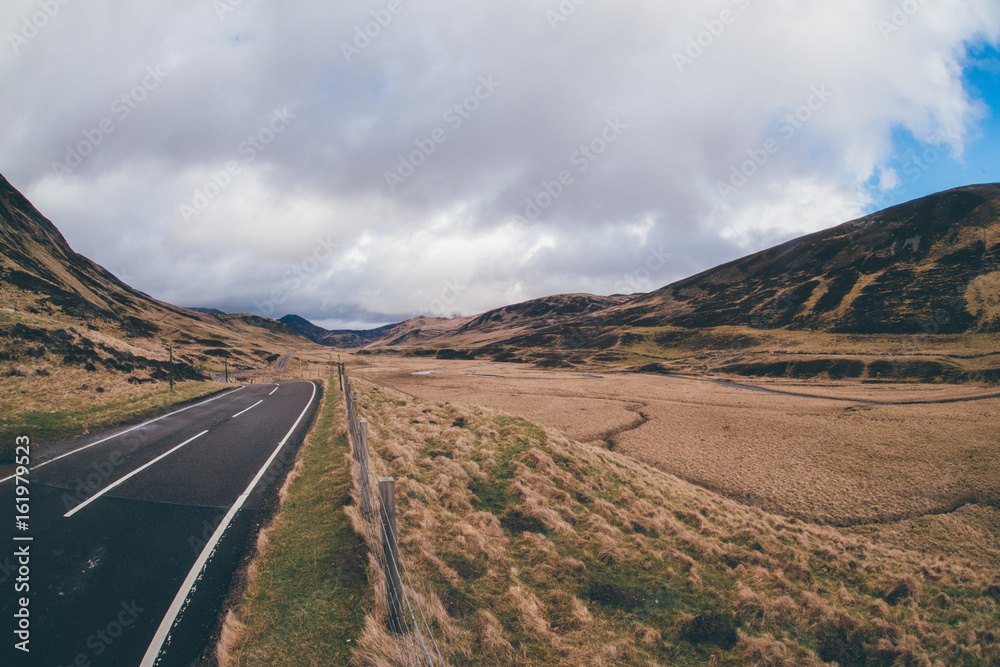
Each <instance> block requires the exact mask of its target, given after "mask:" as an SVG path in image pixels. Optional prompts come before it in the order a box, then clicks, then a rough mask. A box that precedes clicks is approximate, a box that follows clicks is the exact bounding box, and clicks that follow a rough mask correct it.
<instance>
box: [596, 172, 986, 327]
mask: <svg viewBox="0 0 1000 667" xmlns="http://www.w3.org/2000/svg"><path fill="white" fill-rule="evenodd" d="M998 260H1000V184H992V185H977V186H970V187H965V188H958V189H956V190H949V191H947V192H942V193H939V194H936V195H931V196H929V197H925V198H923V199H918V200H916V201H912V202H909V203H906V204H901V205H899V206H895V207H893V208H890V209H886V210H884V211H880V212H878V213H875V214H873V215H870V216H867V217H864V218H861V219H859V220H854V221H852V222H848V223H845V224H843V225H840V226H838V227H834V228H832V229H827V230H824V231H821V232H817V233H815V234H810V235H808V236H804V237H802V238H798V239H794V240H792V241H788V242H787V243H784V244H782V245H779V246H776V247H774V248H770V249H768V250H765V251H763V252H759V253H755V254H753V255H750V256H748V257H744V258H742V259H739V260H736V261H734V262H730V263H728V264H724V265H722V266H720V267H717V268H714V269H711V270H709V271H705V272H704V273H701V274H699V275H696V276H692V277H691V278H687V279H685V280H681V281H679V282H676V283H673V284H672V285H668V286H667V287H664V288H662V289H660V290H657V291H655V292H652V293H650V294H647V295H645V296H642V297H639V298H637V299H635V300H633V301H631V302H630V303H628V304H627V305H625V306H622V307H619V308H617V309H612V310H611V311H609V312H608V313H606V316H607V320H608V323H609V324H620V325H630V326H637V327H650V326H654V327H655V326H666V325H669V326H680V327H687V328H703V327H716V326H748V327H751V328H755V329H773V328H787V329H793V330H815V331H829V332H834V333H850V334H912V333H914V332H917V331H920V330H921V328H926V329H928V330H930V331H932V332H933V333H964V332H970V331H971V332H997V331H1000V311H998V308H997V307H996V306H997V304H996V300H995V297H996V294H997V291H996V287H997V281H996V277H997V269H998V268H1000V267H998V264H997V262H998Z"/></svg>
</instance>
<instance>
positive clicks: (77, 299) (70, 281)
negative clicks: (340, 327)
mask: <svg viewBox="0 0 1000 667" xmlns="http://www.w3.org/2000/svg"><path fill="white" fill-rule="evenodd" d="M168 347H172V348H173V362H172V363H171V361H170V355H171V353H170V351H169V350H168ZM310 347H317V346H315V345H313V344H312V343H310V342H309V341H307V340H305V339H304V338H302V337H301V336H299V335H298V334H297V333H296V332H295V331H294V330H292V329H290V328H289V327H287V326H286V325H284V324H282V323H279V322H275V321H274V320H268V319H265V318H260V317H255V316H252V315H212V314H205V313H197V312H194V311H191V310H187V309H184V308H178V307H176V306H172V305H170V304H168V303H164V302H162V301H158V300H156V299H153V298H151V297H150V296H148V295H146V294H143V293H142V292H140V291H138V290H135V289H133V288H132V287H129V286H128V285H126V284H125V283H123V282H122V281H120V280H118V279H117V278H116V277H115V276H113V275H112V274H111V273H109V272H108V271H107V270H105V269H104V268H103V267H101V266H100V265H98V264H96V263H95V262H93V261H91V260H89V259H87V258H86V257H84V256H82V255H80V254H78V253H76V252H74V251H73V250H72V248H70V246H69V245H68V244H67V242H66V240H65V239H64V238H63V236H62V234H60V233H59V230H58V229H56V227H55V226H54V225H53V224H52V223H51V222H50V221H49V220H47V219H46V218H45V217H44V216H43V215H42V214H41V213H39V212H38V210H37V209H35V207H34V206H32V205H31V203H30V202H28V200H27V199H25V198H24V197H23V196H22V195H21V194H20V193H19V192H18V191H17V190H16V189H14V187H13V186H11V184H10V183H9V182H8V181H7V180H6V179H4V178H3V177H2V176H0V376H2V377H3V378H4V380H3V390H2V391H0V405H3V407H4V410H3V412H4V416H2V417H0V426H3V425H4V424H5V423H6V419H7V416H9V415H17V414H27V413H36V412H37V413H44V414H49V413H58V412H59V411H64V410H71V409H73V410H75V409H79V410H86V409H91V408H93V407H95V406H99V405H104V404H107V403H109V402H115V401H128V400H131V399H132V398H134V397H135V395H137V392H139V388H140V387H142V385H145V384H152V385H154V388H155V386H156V385H158V384H166V383H167V382H169V380H170V378H171V377H172V378H173V379H174V380H175V381H183V380H197V379H203V378H207V377H209V376H211V375H212V374H214V373H215V372H217V371H219V372H221V371H222V369H223V368H224V367H225V363H226V362H228V366H229V368H230V369H238V368H244V369H247V368H267V367H269V366H270V365H271V364H272V363H273V362H274V360H276V359H278V358H279V357H280V356H281V355H282V354H284V353H286V352H287V351H289V350H291V349H297V350H299V351H300V352H302V353H305V352H306V351H307V350H308V349H309V348H310ZM139 393H141V392H139ZM53 408H56V409H53Z"/></svg>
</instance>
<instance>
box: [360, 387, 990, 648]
mask: <svg viewBox="0 0 1000 667" xmlns="http://www.w3.org/2000/svg"><path fill="white" fill-rule="evenodd" d="M356 387H357V388H358V389H359V390H360V392H359V394H360V399H359V402H360V408H361V413H362V417H363V418H365V419H367V420H368V421H369V424H370V427H369V428H370V444H371V448H372V450H373V454H374V455H375V459H374V460H373V472H374V473H375V474H377V475H388V476H393V477H395V478H396V489H397V503H398V512H399V516H400V536H401V538H400V539H401V549H402V552H403V557H404V559H405V560H406V561H407V564H408V567H409V570H410V572H411V575H412V576H413V579H414V583H415V585H416V589H417V592H416V596H415V597H416V598H417V599H419V600H421V602H422V605H423V608H424V610H425V612H426V613H427V614H428V615H429V620H430V623H431V627H432V628H433V630H434V634H435V637H436V638H437V641H438V643H439V644H440V645H441V649H442V652H443V653H444V654H445V657H446V658H447V659H448V660H449V661H450V662H451V663H452V664H455V665H505V666H506V665H550V664H566V665H584V664H586V665H612V664H614V665H650V664H670V665H694V664H726V665H746V664H766V665H792V664H794V665H808V664H816V665H818V664H822V663H824V662H826V663H829V662H833V661H836V662H839V663H840V664H913V665H924V664H926V665H930V664H931V663H932V662H940V663H942V664H968V665H973V664H988V663H994V662H997V661H1000V633H998V632H997V631H996V628H997V627H1000V606H998V603H1000V578H998V577H997V576H996V575H995V573H994V571H993V570H992V569H990V568H987V567H984V566H982V565H980V564H977V563H975V562H973V561H970V560H967V559H966V558H963V557H961V556H959V555H945V554H934V553H920V552H917V551H910V550H906V549H903V548H899V547H895V546H889V545H886V544H884V543H880V542H878V541H875V540H873V539H870V538H867V537H864V536H859V535H852V534H849V533H848V532H846V531H841V530H837V529H835V528H831V527H826V526H817V525H812V524H808V523H804V522H802V521H798V520H795V519H788V518H785V517H782V516H778V515H775V514H769V513H767V512H763V511H760V510H757V509H754V508H750V507H747V506H745V505H741V504H739V503H736V502H733V501H730V500H727V499H725V498H724V497H722V496H719V495H717V494H713V493H711V492H708V491H706V490H704V489H702V488H700V487H697V486H695V485H692V484H688V483H686V482H683V481H681V480H678V479H677V478H675V477H672V476H670V475H667V474H664V473H662V472H660V471H657V470H655V469H653V468H651V467H649V466H646V465H643V464H641V463H638V462H636V461H634V460H632V459H629V458H628V457H625V456H622V455H619V454H616V453H613V452H608V451H605V450H601V449H599V448H597V447H592V446H587V445H581V444H579V443H575V442H572V441H570V440H568V439H567V438H565V437H564V436H562V435H561V434H560V433H558V432H556V431H553V430H544V429H542V428H539V427H537V426H535V425H533V424H531V423H529V422H527V421H524V420H521V419H516V418H512V417H510V416H507V415H504V414H502V413H498V412H493V411H488V410H483V409H479V408H462V407H458V406H454V405H451V404H447V403H444V404H430V403H422V402H419V401H415V400H414V399H413V398H412V397H409V396H406V395H403V394H400V393H397V392H394V391H392V390H389V389H386V388H378V387H374V386H373V385H370V384H367V383H364V382H360V381H358V382H356ZM348 513H350V514H351V515H352V517H353V518H354V519H355V520H357V511H356V509H355V508H354V507H353V506H352V507H349V508H348ZM382 627H384V626H383V623H382V619H379V618H376V617H374V616H372V615H370V616H369V617H368V619H367V622H366V624H365V633H364V634H363V635H362V636H361V640H360V646H359V647H358V649H357V651H356V653H355V655H354V657H355V659H356V660H357V661H358V662H359V663H360V664H379V665H384V664H397V663H396V661H397V660H398V657H397V655H398V654H397V646H396V641H395V640H394V639H393V638H392V637H390V636H389V635H388V634H387V633H385V632H384V631H383V630H382V629H381V628H382Z"/></svg>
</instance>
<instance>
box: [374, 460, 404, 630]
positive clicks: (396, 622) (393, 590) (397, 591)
mask: <svg viewBox="0 0 1000 667" xmlns="http://www.w3.org/2000/svg"><path fill="white" fill-rule="evenodd" d="M378 491H379V495H380V497H381V499H382V553H383V555H384V556H385V566H386V573H385V583H386V588H387V589H388V603H389V629H390V630H392V631H393V632H395V633H397V634H403V618H404V616H403V580H402V579H401V578H400V576H399V570H400V564H399V542H398V540H397V538H398V533H397V532H396V485H395V482H394V481H393V479H392V477H379V478H378Z"/></svg>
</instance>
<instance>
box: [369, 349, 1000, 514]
mask: <svg viewBox="0 0 1000 667" xmlns="http://www.w3.org/2000/svg"><path fill="white" fill-rule="evenodd" d="M428 363H429V365H428ZM420 368H424V369H427V368H436V369H438V372H437V373H435V374H433V375H430V376H414V375H411V373H412V372H414V370H416V369H420ZM358 372H359V373H363V374H364V375H366V376H368V377H370V378H372V379H373V380H375V381H377V382H380V383H385V384H389V385H391V386H393V387H395V388H398V389H400V390H402V391H405V392H407V393H409V394H411V395H413V396H417V397H420V398H422V399H426V400H430V401H437V402H443V401H447V400H459V397H460V400H461V402H462V403H465V404H473V405H481V406H484V407H490V408H495V409H499V410H503V411H505V412H510V413H512V414H516V415H519V416H522V417H525V418H526V419H529V420H532V421H535V422H537V423H540V424H545V425H547V426H552V427H555V428H558V429H560V430H561V431H563V432H565V433H566V434H567V435H568V436H570V437H572V438H574V439H576V440H580V441H584V442H610V443H613V445H614V448H615V450H616V451H619V452H621V453H625V454H628V455H630V456H632V457H634V458H636V459H638V460H641V461H643V462H646V463H649V464H651V465H654V466H656V467H657V468H659V469H661V470H664V471H666V472H669V473H671V474H674V475H677V476H679V477H682V478H684V479H687V480H689V481H692V482H695V483H697V484H699V485H702V486H705V487H708V488H711V489H713V490H716V491H718V492H720V493H723V494H725V495H727V496H729V497H731V498H735V499H738V500H741V501H742V502H746V503H750V504H753V505H757V506H759V507H761V508H764V509H767V510H769V511H774V512H778V513H781V514H784V515H788V516H796V517H799V518H803V519H806V520H810V521H816V522H825V523H830V524H834V525H850V524H858V523H870V522H874V521H889V520H896V519H901V518H910V517H917V516H922V515H926V514H930V513H941V512H946V511H950V510H952V509H955V508H956V507H958V506H961V505H963V504H966V503H977V504H982V505H993V506H1000V472H998V471H1000V447H998V446H997V445H998V442H1000V440H998V438H1000V410H998V409H997V407H998V406H1000V399H996V398H994V399H988V400H983V401H975V402H960V403H943V404H921V405H871V404H869V403H862V402H856V401H852V400H839V401H830V400H824V399H820V398H810V397H805V396H783V395H776V394H767V393H761V392H755V391H749V390H746V389H736V388H732V387H726V386H720V385H718V384H713V383H711V382H706V381H704V380H701V379H682V378H670V377H663V376H652V375H637V374H618V373H609V374H603V375H602V379H587V378H585V377H583V376H582V375H581V374H579V373H565V372H548V371H539V370H534V369H530V368H526V367H523V366H515V365H496V364H481V363H479V364H477V363H472V362H451V363H449V362H441V361H430V362H428V361H427V360H423V361H414V360H405V359H404V360H401V359H392V360H377V361H373V362H371V365H369V366H366V367H363V368H359V369H358ZM491 376H494V377H491ZM756 384H757V385H759V386H762V387H768V388H771V389H776V390H780V391H788V392H792V393H799V394H811V395H815V396H829V397H832V398H838V399H849V398H852V397H853V398H855V399H858V400H865V401H883V402H889V403H903V402H913V401H924V402H928V401H940V400H951V399H955V398H963V397H969V396H982V395H988V394H994V393H996V392H997V390H996V388H989V387H975V386H968V385H962V386H948V385H929V386H928V385H863V384H857V383H855V384H850V383H841V384H833V383H829V382H826V383H804V382H773V381H772V382H757V383H756Z"/></svg>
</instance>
